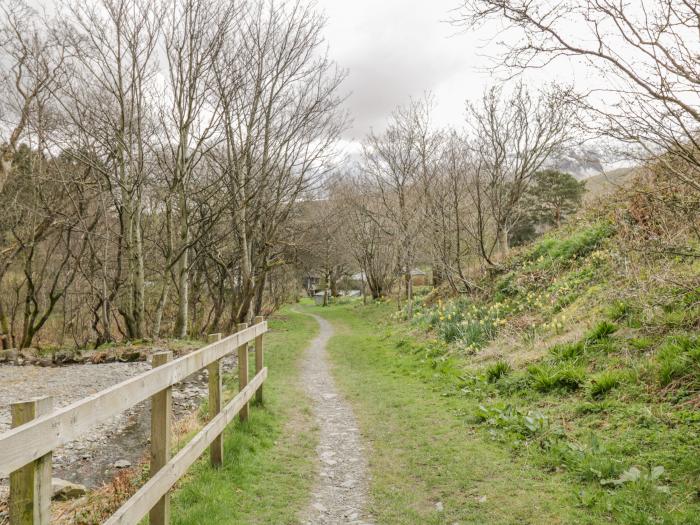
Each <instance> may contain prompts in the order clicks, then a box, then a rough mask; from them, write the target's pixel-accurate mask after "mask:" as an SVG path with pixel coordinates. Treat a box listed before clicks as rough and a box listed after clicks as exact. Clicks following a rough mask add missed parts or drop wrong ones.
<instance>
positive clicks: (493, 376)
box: [486, 361, 512, 383]
mask: <svg viewBox="0 0 700 525" xmlns="http://www.w3.org/2000/svg"><path fill="white" fill-rule="evenodd" d="M511 370H512V367H511V366H510V364H509V363H508V362H506V361H498V362H496V363H493V364H492V365H489V367H488V368H487V369H486V380H487V381H488V382H489V383H495V382H496V381H498V380H499V379H501V378H502V377H503V376H505V375H507V374H509V373H510V371H511Z"/></svg>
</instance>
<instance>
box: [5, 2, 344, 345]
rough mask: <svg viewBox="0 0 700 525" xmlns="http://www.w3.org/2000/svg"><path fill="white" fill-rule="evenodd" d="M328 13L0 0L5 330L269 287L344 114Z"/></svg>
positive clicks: (287, 257) (67, 326) (223, 300)
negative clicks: (45, 10)
mask: <svg viewBox="0 0 700 525" xmlns="http://www.w3.org/2000/svg"><path fill="white" fill-rule="evenodd" d="M323 23H324V19H323V17H321V16H320V15H318V14H317V13H315V12H314V11H313V9H312V8H311V7H307V6H306V5H305V4H302V3H301V2H298V3H282V2H276V1H274V0H259V1H254V2H250V3H247V4H242V3H238V2H236V3H233V2H229V1H223V2H216V3H212V2H205V1H203V0H168V1H167V2H163V3H157V2H151V1H148V0H113V1H112V0H110V1H107V0H100V1H98V2H89V1H87V0H75V1H70V2H69V1H65V2H60V3H59V5H58V6H57V10H56V14H55V18H53V19H45V18H42V17H40V16H39V15H38V14H37V13H35V12H34V11H33V10H32V9H31V8H30V7H29V6H28V5H27V4H25V3H24V2H23V1H22V0H10V1H9V2H6V3H3V5H2V6H0V44H1V45H0V63H2V65H3V72H2V73H1V74H0V133H1V134H2V135H1V136H0V143H2V152H1V155H0V157H1V160H2V162H0V166H1V168H0V202H1V203H2V209H3V214H2V217H0V338H2V340H3V345H4V346H19V347H26V346H29V345H31V344H34V343H35V339H36V336H37V334H39V333H40V332H41V331H42V330H45V331H46V332H47V333H51V336H52V337H51V339H52V340H53V341H54V342H60V341H61V340H62V337H63V336H65V337H72V338H73V339H74V340H75V342H77V343H79V344H81V345H82V344H86V343H87V342H88V341H89V340H92V341H93V342H95V343H96V344H98V345H99V344H102V343H104V342H107V341H111V340H113V339H115V338H119V337H124V338H130V339H136V338H142V337H149V336H150V337H158V336H159V335H160V334H161V333H163V334H172V335H176V336H178V337H185V336H187V335H190V334H198V333H202V332H206V331H216V330H217V329H231V328H232V327H233V326H234V325H235V323H237V322H243V321H246V320H249V319H250V318H251V316H253V315H256V314H258V313H260V312H262V311H263V310H264V309H266V308H272V307H274V306H276V305H279V297H277V296H275V297H274V298H273V297H272V296H273V295H275V294H277V293H282V291H283V289H284V287H283V286H279V285H278V286H277V287H275V289H273V286H272V284H273V283H272V280H273V278H272V277H273V275H275V274H279V275H283V274H284V273H285V270H284V267H285V265H287V264H289V263H290V261H291V260H292V258H293V249H292V248H291V247H292V245H293V244H294V242H295V241H296V239H295V238H294V236H295V235H297V233H296V232H295V230H294V228H293V227H292V226H291V224H292V222H293V219H294V218H295V213H296V212H297V211H298V203H299V202H300V201H301V200H302V199H305V198H306V197H307V196H308V195H309V192H310V190H312V189H313V188H314V186H315V185H316V183H317V181H318V180H319V179H320V178H321V176H322V175H323V174H324V173H327V172H328V170H329V169H330V166H331V164H332V161H333V160H334V146H335V142H336V140H337V137H338V134H339V132H340V131H341V130H342V129H343V126H344V123H345V116H344V114H343V112H342V111H341V110H340V102H341V100H342V98H341V97H340V95H339V85H340V82H341V81H342V79H343V76H344V74H343V73H342V72H341V71H339V70H338V69H337V67H336V65H335V64H334V63H333V62H332V61H331V60H330V59H329V58H328V57H327V56H326V52H325V44H324V41H323V37H322V28H323ZM278 284H279V283H278ZM266 285H268V286H266ZM173 320H174V321H175V322H172V321H173ZM57 334H59V335H58V336H57Z"/></svg>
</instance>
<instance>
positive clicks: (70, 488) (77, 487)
mask: <svg viewBox="0 0 700 525" xmlns="http://www.w3.org/2000/svg"><path fill="white" fill-rule="evenodd" d="M86 492H87V489H86V488H85V486H84V485H81V484H79V483H71V482H70V481H66V480H64V479H59V478H51V498H52V499H57V500H60V501H66V500H69V499H75V498H79V497H81V496H84V495H85V493H86Z"/></svg>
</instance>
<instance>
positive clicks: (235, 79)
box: [217, 1, 345, 322]
mask: <svg viewBox="0 0 700 525" xmlns="http://www.w3.org/2000/svg"><path fill="white" fill-rule="evenodd" d="M323 25H324V19H323V18H322V17H321V16H319V15H318V14H316V13H315V12H313V10H312V9H311V8H310V7H309V6H306V5H303V4H302V3H301V2H296V3H293V4H289V5H284V4H278V3H276V2H273V1H269V2H260V3H258V4H256V5H253V6H250V8H249V10H248V11H247V12H246V13H245V16H244V21H243V23H242V29H241V33H240V35H239V38H240V40H239V44H238V45H237V46H236V47H234V48H232V49H231V53H227V55H226V56H224V57H223V60H222V61H221V63H220V65H219V70H218V73H217V86H218V87H217V96H218V100H219V104H220V105H221V108H222V112H223V127H224V136H225V151H224V153H223V155H222V156H221V158H220V161H221V170H222V173H224V174H225V176H226V189H227V192H228V195H229V198H230V215H229V216H230V219H231V229H232V231H233V232H234V235H235V237H234V245H233V247H234V249H233V250H232V251H231V255H232V256H233V257H234V259H232V260H229V261H228V262H225V263H224V267H225V268H227V271H228V272H229V277H230V279H231V283H232V284H233V289H234V290H235V293H234V298H233V301H232V302H233V310H234V311H233V315H232V319H234V320H235V321H236V322H241V321H245V320H246V319H248V318H249V316H250V315H251V313H252V312H251V306H255V305H256V304H259V301H256V302H255V303H254V302H253V299H254V298H255V297H261V294H262V290H263V289H264V286H265V280H266V276H267V274H268V272H269V271H270V269H271V268H272V267H273V266H275V265H278V264H280V263H281V260H280V257H281V252H279V251H277V250H275V249H274V247H275V246H276V245H278V243H280V242H281V241H282V239H281V235H282V234H283V226H284V225H285V224H286V223H287V221H288V219H289V217H290V214H291V213H292V211H293V210H294V207H295V205H296V203H297V202H298V200H299V199H300V198H301V197H303V196H304V195H305V194H306V193H307V192H308V191H309V190H311V189H313V188H314V186H315V184H316V182H317V181H318V180H319V177H320V176H322V175H323V174H324V173H326V172H327V171H328V170H329V169H330V167H331V164H332V160H333V152H334V144H335V141H336V140H337V138H338V136H339V133H340V131H341V130H342V129H343V126H344V123H345V117H344V114H343V113H342V112H341V111H340V102H341V100H342V99H341V98H340V97H339V95H338V90H339V86H340V83H341V81H342V79H343V78H344V73H343V72H341V71H339V70H338V69H337V67H336V66H335V64H334V63H333V62H332V61H331V60H330V59H329V58H328V57H327V55H326V54H325V52H324V51H323V50H322V45H323V37H322V34H321V31H322V28H323Z"/></svg>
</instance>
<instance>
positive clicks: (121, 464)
mask: <svg viewBox="0 0 700 525" xmlns="http://www.w3.org/2000/svg"><path fill="white" fill-rule="evenodd" d="M130 466H131V462H130V461H127V460H125V459H120V460H117V461H115V462H114V468H129V467H130Z"/></svg>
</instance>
